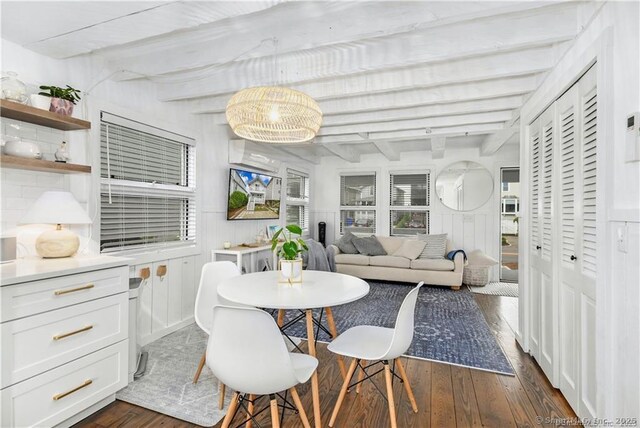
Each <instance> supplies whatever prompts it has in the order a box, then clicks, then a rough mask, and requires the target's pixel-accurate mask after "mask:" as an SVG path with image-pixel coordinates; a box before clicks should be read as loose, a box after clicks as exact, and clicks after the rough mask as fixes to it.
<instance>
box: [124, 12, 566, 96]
mask: <svg viewBox="0 0 640 428" xmlns="http://www.w3.org/2000/svg"><path fill="white" fill-rule="evenodd" d="M575 8H576V6H575V5H571V4H567V3H564V4H560V5H555V6H553V7H548V8H542V9H537V10H534V11H530V12H529V13H525V14H516V15H515V16H510V17H505V16H504V15H499V16H494V17H491V18H490V19H487V20H472V21H466V22H463V23H458V24H454V25H451V26H444V27H436V28H428V29H426V30H420V29H418V30H414V31H408V32H403V33H399V34H394V35H389V36H387V35H385V36H380V37H375V38H370V39H362V40H358V41H357V42H348V43H336V44H333V45H328V46H321V47H315V48H312V49H304V50H299V51H296V52H292V53H289V54H285V55H280V56H279V60H278V61H279V64H280V67H279V69H280V73H279V75H278V79H277V80H278V82H280V83H284V84H291V83H295V82H304V81H310V80H317V79H325V78H335V77H338V76H344V75H350V74H354V73H364V72H370V71H375V70H379V69H381V68H394V67H406V66H413V65H417V64H424V63H427V62H433V61H439V62H444V61H450V60H453V59H459V58H463V57H469V56H476V55H478V53H490V52H497V51H500V50H502V49H506V50H512V49H513V48H514V47H517V46H520V47H522V48H526V47H527V46H530V45H531V44H532V43H540V42H544V41H546V42H547V43H552V42H554V41H555V42H559V41H562V40H570V39H572V38H573V37H575V35H576V32H577V27H578V25H577V15H576V13H575ZM434 40H437V41H438V43H433V41H434ZM183 50H186V51H189V50H190V49H184V46H183ZM197 51H198V52H201V50H197ZM162 56H163V57H162V58H158V60H161V61H165V62H166V52H164V53H163V55H162ZM362 58H366V59H367V60H366V61H363V60H362ZM172 59H173V61H172V62H177V63H179V62H180V56H175V57H172ZM273 62H274V61H273V59H272V58H255V59H249V60H245V61H235V62H231V63H229V64H225V65H221V66H217V67H214V68H213V69H203V70H198V71H195V72H188V73H186V72H182V73H179V74H177V75H175V76H166V77H162V78H154V79H153V80H154V81H156V82H158V83H159V84H161V85H162V90H160V91H158V93H159V94H160V99H161V100H163V101H171V100H179V99H189V98H198V97H204V96H210V95H214V94H217V93H220V90H219V89H216V88H217V87H218V86H219V82H221V81H224V82H227V84H228V85H229V86H228V87H231V88H244V87H248V86H255V85H259V84H269V83H272V82H273V81H274V80H275V76H273V67H274V66H273ZM116 69H122V68H116ZM270 76H271V77H270ZM161 82H164V83H161ZM224 91H228V90H224ZM311 95H312V96H313V95H315V94H313V93H312V94H311Z"/></svg>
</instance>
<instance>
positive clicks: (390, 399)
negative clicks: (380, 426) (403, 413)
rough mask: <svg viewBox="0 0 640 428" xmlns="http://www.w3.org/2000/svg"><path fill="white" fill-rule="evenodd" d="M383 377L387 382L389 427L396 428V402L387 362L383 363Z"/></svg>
mask: <svg viewBox="0 0 640 428" xmlns="http://www.w3.org/2000/svg"><path fill="white" fill-rule="evenodd" d="M384 377H385V381H386V384H387V401H388V402H389V417H390V418H391V428H397V427H398V424H397V422H396V403H395V402H394V401H393V385H392V384H391V368H390V367H389V364H388V363H387V364H385V365H384Z"/></svg>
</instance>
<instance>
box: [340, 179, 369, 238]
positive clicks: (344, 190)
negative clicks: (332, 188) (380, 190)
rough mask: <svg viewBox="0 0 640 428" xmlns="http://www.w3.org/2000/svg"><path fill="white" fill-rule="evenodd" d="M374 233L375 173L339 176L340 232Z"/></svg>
mask: <svg viewBox="0 0 640 428" xmlns="http://www.w3.org/2000/svg"><path fill="white" fill-rule="evenodd" d="M346 231H350V232H351V233H356V234H357V233H359V234H372V233H376V174H374V173H370V174H360V175H342V176H340V233H345V232H346Z"/></svg>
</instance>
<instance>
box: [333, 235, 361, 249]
mask: <svg viewBox="0 0 640 428" xmlns="http://www.w3.org/2000/svg"><path fill="white" fill-rule="evenodd" d="M355 237H356V236H355V235H354V234H353V233H351V232H345V233H344V235H342V238H340V239H339V240H338V242H336V244H335V245H336V247H338V248H339V249H340V251H341V252H343V253H345V254H358V249H357V248H356V247H355V245H353V242H352V241H353V238H355Z"/></svg>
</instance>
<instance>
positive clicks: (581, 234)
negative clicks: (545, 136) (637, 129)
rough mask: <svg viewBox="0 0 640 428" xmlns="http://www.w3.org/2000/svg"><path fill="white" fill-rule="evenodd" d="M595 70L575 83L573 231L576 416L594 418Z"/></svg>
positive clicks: (596, 126)
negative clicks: (578, 183) (576, 210)
mask: <svg viewBox="0 0 640 428" xmlns="http://www.w3.org/2000/svg"><path fill="white" fill-rule="evenodd" d="M596 77H597V75H596V67H595V66H594V67H592V68H591V70H590V71H589V72H587V74H585V75H584V76H583V77H582V79H580V82H579V85H580V86H579V90H580V99H579V101H580V104H579V109H580V117H581V133H580V142H581V145H580V151H579V152H578V162H579V163H580V168H581V175H580V181H581V183H582V187H581V189H580V190H581V192H580V193H578V192H576V195H580V197H579V198H577V199H576V201H577V204H576V205H577V206H579V207H580V209H581V213H580V214H579V215H578V216H577V217H581V219H582V222H581V224H579V227H578V228H577V229H576V235H577V239H576V248H577V250H578V251H577V254H576V256H577V260H576V267H575V270H576V271H577V272H579V279H578V282H576V284H577V290H579V294H578V299H579V301H578V305H579V306H578V307H579V310H580V314H579V326H580V329H579V330H578V331H579V332H580V343H579V351H578V352H579V356H580V357H579V359H580V385H579V398H580V402H579V407H578V415H579V416H581V417H594V416H595V414H596V361H595V358H596V344H595V336H596V334H595V333H596V271H597V268H598V261H597V259H596V242H597V240H596V237H597V234H596V231H597V227H596V197H597V196H598V193H597V182H596V177H597V166H598V165H597V160H596V155H597V152H598V147H597V146H598V144H597V143H598V141H597V128H598V93H597V87H596V80H597V79H596Z"/></svg>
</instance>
